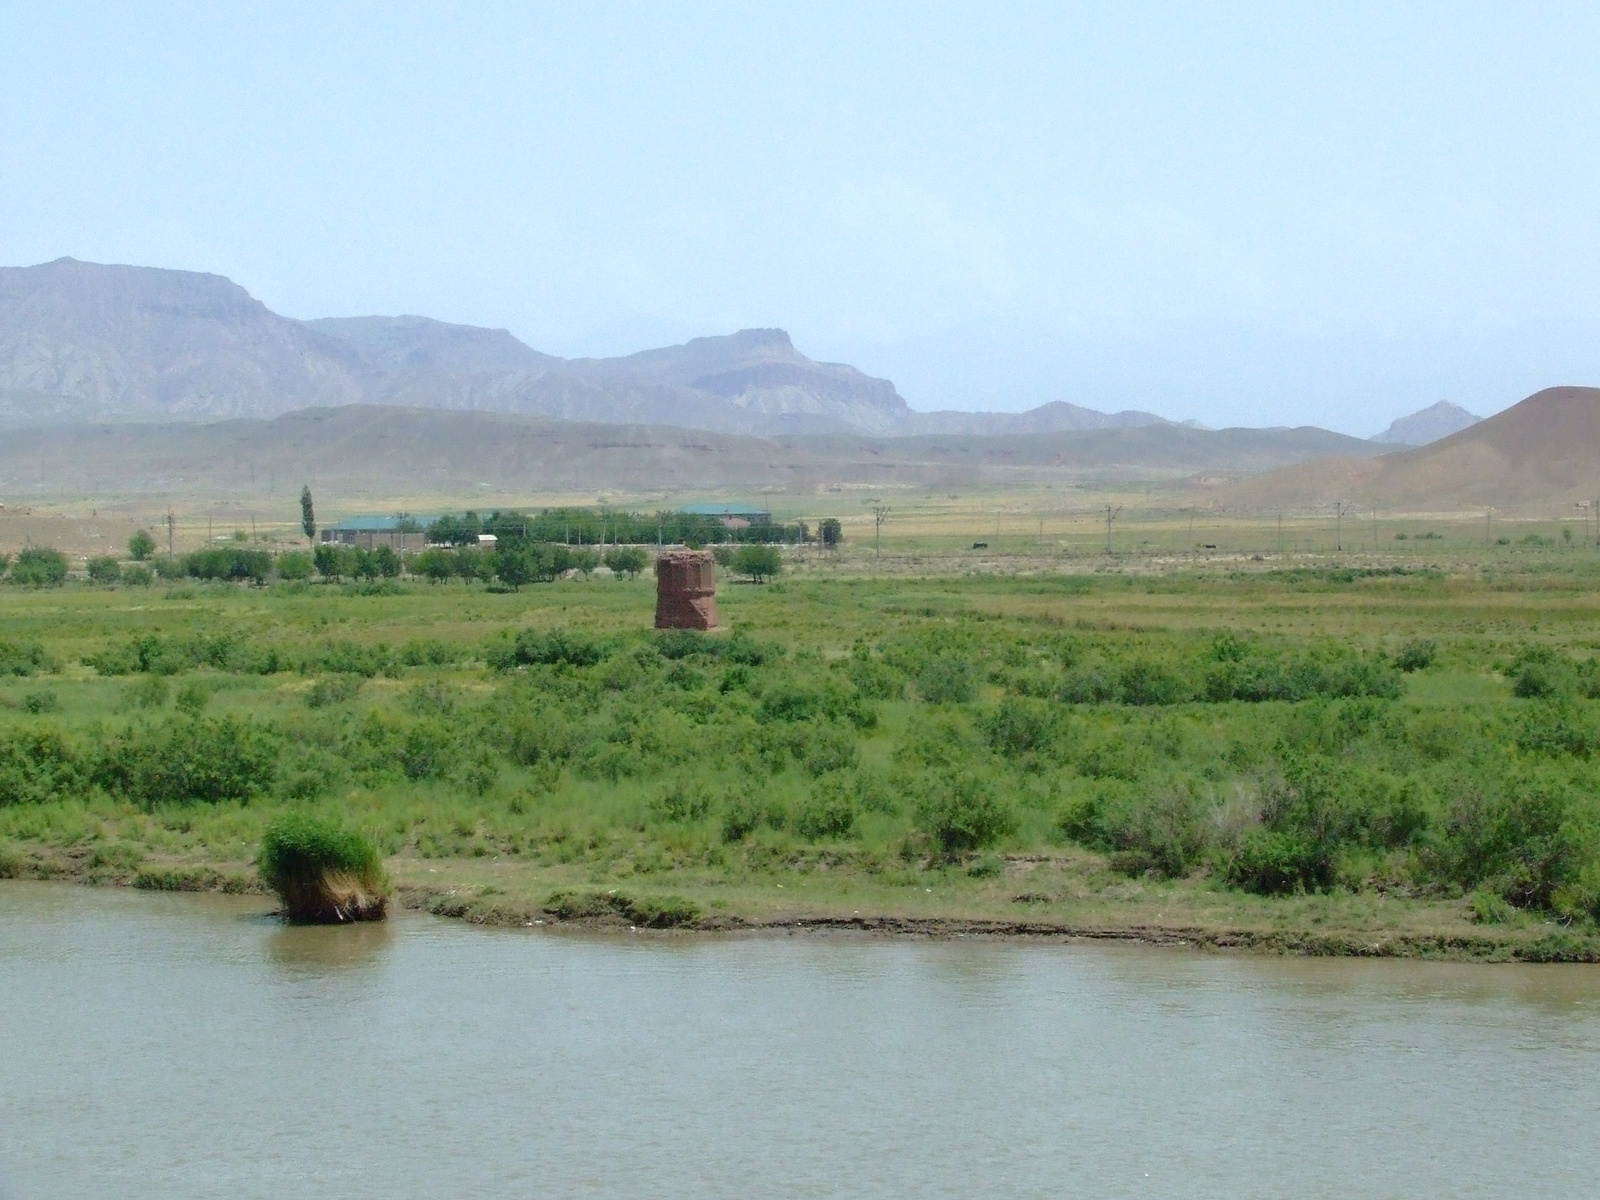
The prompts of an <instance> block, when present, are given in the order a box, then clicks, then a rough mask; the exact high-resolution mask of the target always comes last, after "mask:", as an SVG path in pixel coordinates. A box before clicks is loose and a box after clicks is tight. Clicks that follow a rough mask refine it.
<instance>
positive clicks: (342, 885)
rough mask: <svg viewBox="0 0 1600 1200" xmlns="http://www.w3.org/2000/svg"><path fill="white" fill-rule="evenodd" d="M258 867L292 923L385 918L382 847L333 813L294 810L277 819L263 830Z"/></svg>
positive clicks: (385, 890)
mask: <svg viewBox="0 0 1600 1200" xmlns="http://www.w3.org/2000/svg"><path fill="white" fill-rule="evenodd" d="M257 869H258V870H259V871H260V872H261V878H262V881H263V882H264V883H266V885H267V886H268V887H270V888H271V889H272V890H273V891H274V892H276V893H277V895H278V898H279V899H280V900H281V901H282V902H283V906H284V909H285V912H286V914H287V915H288V917H289V919H290V920H291V921H297V922H323V923H333V922H340V921H359V920H374V919H378V918H381V917H382V916H383V912H384V901H385V899H386V896H387V891H388V881H387V879H386V878H385V876H384V872H383V859H382V857H381V856H380V855H379V853H378V849H377V847H376V846H375V845H373V844H372V842H370V841H369V840H368V839H366V838H365V837H363V836H362V835H361V834H360V833H357V832H356V831H355V830H353V829H350V828H348V827H346V826H345V825H343V824H341V823H339V822H337V821H334V820H331V819H329V818H327V817H323V816H318V815H315V814H312V813H308V812H304V811H290V812H287V813H284V814H283V815H281V816H279V817H276V818H274V819H273V821H272V822H271V823H270V824H269V825H268V826H267V828H266V830H265V832H264V833H263V834H262V837H261V850H260V853H259V855H258V857H257Z"/></svg>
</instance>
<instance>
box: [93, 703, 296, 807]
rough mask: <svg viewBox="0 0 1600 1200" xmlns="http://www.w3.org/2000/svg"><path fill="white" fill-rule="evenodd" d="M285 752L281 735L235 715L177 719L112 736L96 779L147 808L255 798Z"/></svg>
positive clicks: (271, 778) (268, 783)
mask: <svg viewBox="0 0 1600 1200" xmlns="http://www.w3.org/2000/svg"><path fill="white" fill-rule="evenodd" d="M280 751H281V747H280V745H279V744H278V742H277V740H276V739H275V738H273V737H271V736H270V735H269V734H267V733H266V732H265V731H263V730H261V729H258V728H257V727H256V726H254V725H251V724H249V723H248V722H243V721H238V720H236V719H234V718H233V717H224V718H222V719H221V720H204V719H196V720H176V721H171V722H169V723H167V724H165V725H159V726H147V727H138V728H135V729H131V730H129V731H127V732H125V733H123V734H122V735H120V736H117V737H113V738H111V739H110V740H109V741H108V743H107V745H106V747H105V751H104V754H103V756H102V758H101V761H100V764H99V766H98V767H97V769H96V778H97V781H98V782H99V783H100V784H101V785H102V786H104V787H105V788H106V789H107V790H108V791H112V792H116V793H118V794H120V795H124V796H127V797H128V798H129V799H130V800H133V801H134V802H135V803H138V804H140V805H143V806H145V807H147V808H150V807H154V806H156V805H160V804H187V803H195V802H205V803H216V802H218V801H222V800H249V799H251V798H253V797H255V796H259V795H261V794H262V793H264V792H267V791H269V790H270V789H271V787H272V785H273V781H274V779H275V777H276V772H277V766H278V761H279V757H280Z"/></svg>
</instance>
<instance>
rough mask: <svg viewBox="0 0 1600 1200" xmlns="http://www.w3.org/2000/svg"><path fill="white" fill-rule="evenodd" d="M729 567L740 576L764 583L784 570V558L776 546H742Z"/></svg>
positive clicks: (735, 553)
mask: <svg viewBox="0 0 1600 1200" xmlns="http://www.w3.org/2000/svg"><path fill="white" fill-rule="evenodd" d="M729 565H730V566H731V567H732V568H733V569H734V570H735V571H737V572H739V574H741V575H748V576H750V578H751V579H753V580H755V582H757V583H763V582H765V581H766V580H768V579H772V578H774V577H775V576H776V575H778V574H779V572H781V571H782V570H783V556H782V555H781V554H779V553H778V548H777V547H776V546H766V545H761V544H752V545H748V546H740V547H739V549H738V550H737V551H735V552H734V555H733V562H732V563H730V564H729Z"/></svg>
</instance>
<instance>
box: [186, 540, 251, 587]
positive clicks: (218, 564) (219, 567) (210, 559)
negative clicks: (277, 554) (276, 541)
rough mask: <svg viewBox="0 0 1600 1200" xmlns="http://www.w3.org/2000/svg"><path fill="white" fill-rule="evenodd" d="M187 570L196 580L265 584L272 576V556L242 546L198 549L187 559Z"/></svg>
mask: <svg viewBox="0 0 1600 1200" xmlns="http://www.w3.org/2000/svg"><path fill="white" fill-rule="evenodd" d="M183 569H184V572H185V573H186V574H188V575H191V576H193V577H194V578H196V579H217V580H233V581H237V582H243V581H245V580H248V581H250V582H251V583H265V582H266V581H267V576H269V575H270V574H272V555H271V554H269V553H268V552H267V551H265V550H246V549H243V548H242V547H238V546H223V547H215V548H212V549H207V550H195V551H193V552H192V553H190V554H187V555H185V556H184V559H183Z"/></svg>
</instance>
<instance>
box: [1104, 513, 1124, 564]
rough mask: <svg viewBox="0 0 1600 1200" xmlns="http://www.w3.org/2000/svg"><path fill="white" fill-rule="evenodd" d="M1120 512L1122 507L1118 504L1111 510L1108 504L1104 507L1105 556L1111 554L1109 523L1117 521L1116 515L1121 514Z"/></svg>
mask: <svg viewBox="0 0 1600 1200" xmlns="http://www.w3.org/2000/svg"><path fill="white" fill-rule="evenodd" d="M1121 511H1122V505H1120V504H1119V505H1117V506H1116V507H1115V508H1113V507H1112V506H1111V505H1109V504H1108V505H1106V553H1107V554H1110V553H1111V522H1113V521H1115V520H1116V519H1117V514H1118V513H1119V512H1121Z"/></svg>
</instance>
